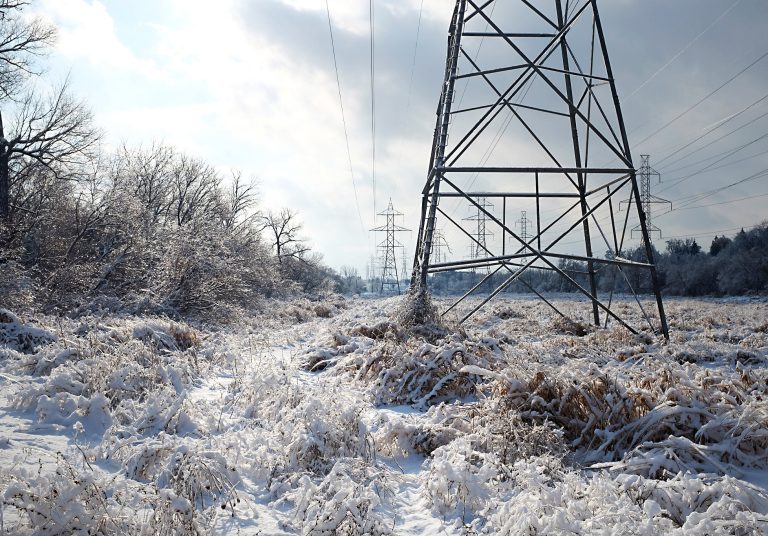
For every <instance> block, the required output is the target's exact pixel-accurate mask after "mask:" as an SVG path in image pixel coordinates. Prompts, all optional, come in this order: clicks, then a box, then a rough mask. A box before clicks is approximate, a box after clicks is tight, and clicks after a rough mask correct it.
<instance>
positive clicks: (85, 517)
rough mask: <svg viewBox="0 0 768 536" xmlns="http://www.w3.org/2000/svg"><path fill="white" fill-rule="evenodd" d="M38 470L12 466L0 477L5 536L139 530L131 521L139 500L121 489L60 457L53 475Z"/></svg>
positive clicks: (0, 515)
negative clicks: (6, 532) (14, 535)
mask: <svg viewBox="0 0 768 536" xmlns="http://www.w3.org/2000/svg"><path fill="white" fill-rule="evenodd" d="M40 469H42V467H40V468H37V467H35V468H32V469H26V468H19V467H16V468H14V469H13V470H11V471H8V472H5V471H3V472H1V473H0V475H2V479H0V482H2V483H1V484H0V496H1V497H2V507H1V509H2V511H1V512H0V524H4V521H3V520H5V519H7V520H8V524H7V525H6V526H4V527H3V528H2V530H3V532H5V531H6V530H7V531H10V532H11V533H13V534H36V535H51V536H53V535H59V534H129V533H131V532H132V531H136V530H137V529H139V528H140V522H139V521H138V520H137V518H136V516H135V513H136V511H137V509H138V508H140V507H141V504H140V502H139V500H138V499H137V497H136V496H134V494H132V493H130V492H129V491H127V490H121V489H120V487H119V486H118V487H117V489H115V486H116V484H115V482H114V481H113V480H107V479H102V478H98V477H97V476H96V475H95V473H94V472H93V471H85V470H79V469H77V468H75V467H74V466H73V465H72V464H70V463H69V462H67V460H66V458H65V457H64V456H62V455H60V454H59V455H57V456H56V463H55V470H54V471H53V472H52V473H50V472H45V473H44V472H42V471H41V470H40ZM113 490H114V491H117V493H115V492H114V491H113ZM120 491H123V493H121V492H120Z"/></svg>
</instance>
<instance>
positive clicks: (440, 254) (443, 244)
mask: <svg viewBox="0 0 768 536" xmlns="http://www.w3.org/2000/svg"><path fill="white" fill-rule="evenodd" d="M433 240H434V243H433V244H432V251H433V255H434V258H435V260H436V261H437V262H445V261H446V259H447V258H448V256H447V255H446V253H445V252H446V251H448V252H449V253H453V250H451V246H450V245H449V244H448V241H447V240H446V239H445V235H444V234H443V231H442V229H435V234H434V235H433Z"/></svg>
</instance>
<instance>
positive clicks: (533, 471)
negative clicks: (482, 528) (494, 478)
mask: <svg viewBox="0 0 768 536" xmlns="http://www.w3.org/2000/svg"><path fill="white" fill-rule="evenodd" d="M511 478H512V480H513V482H514V486H513V487H512V488H510V492H509V493H508V495H507V498H506V500H504V501H503V502H502V503H501V504H500V505H499V506H498V507H497V508H496V509H495V511H494V512H493V513H492V515H490V516H489V518H488V528H489V529H490V530H492V532H493V533H494V534H500V535H504V536H507V535H509V536H513V535H517V534H565V533H575V534H603V533H604V534H632V535H643V536H646V535H647V536H656V535H658V534H679V535H681V536H682V535H683V534H686V535H687V534H702V535H704V534H761V533H763V532H764V531H765V530H766V529H768V520H766V517H765V515H766V513H767V512H768V495H766V493H765V492H764V491H760V490H757V489H755V488H753V487H751V486H749V485H747V484H745V483H743V482H740V481H738V480H735V479H733V478H729V477H723V478H707V477H702V475H693V474H683V473H680V474H678V475H675V476H674V477H672V478H671V479H669V480H665V481H660V480H655V479H646V478H642V477H639V476H628V475H627V476H619V477H617V478H614V477H612V476H610V475H608V474H607V473H597V474H594V475H591V476H589V475H586V474H583V473H579V472H576V471H572V470H566V469H562V468H560V469H555V470H554V471H553V470H552V466H551V465H550V464H549V462H548V461H546V460H544V461H542V460H540V459H537V458H532V459H530V460H526V461H520V462H518V463H517V464H516V465H515V466H514V468H513V469H512V471H511Z"/></svg>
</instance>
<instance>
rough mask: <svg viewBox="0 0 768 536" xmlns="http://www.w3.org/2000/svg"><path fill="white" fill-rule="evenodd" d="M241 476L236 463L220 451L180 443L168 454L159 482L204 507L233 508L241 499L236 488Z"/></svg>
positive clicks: (160, 485) (197, 506)
mask: <svg viewBox="0 0 768 536" xmlns="http://www.w3.org/2000/svg"><path fill="white" fill-rule="evenodd" d="M239 480H240V477H239V476H238V474H237V471H236V470H235V467H234V466H233V465H231V464H230V463H229V462H227V460H226V458H224V456H222V455H221V454H219V453H217V452H213V451H210V450H197V449H194V448H190V447H189V446H188V445H180V446H179V447H178V448H176V450H175V452H173V454H171V455H170V456H169V457H168V459H167V462H166V464H165V466H164V467H163V468H162V471H161V472H160V474H159V475H158V476H157V479H156V484H157V486H158V487H159V488H162V489H172V490H173V492H174V493H175V494H176V495H178V496H179V497H184V498H185V499H186V500H188V501H189V502H190V503H191V504H192V506H193V507H195V508H197V509H199V510H201V511H202V510H206V509H207V508H212V507H218V508H221V509H222V510H224V509H226V508H227V507H229V508H230V510H232V511H233V512H234V508H235V504H236V503H239V502H240V499H239V498H238V496H237V490H236V489H235V486H236V485H237V484H238V482H239Z"/></svg>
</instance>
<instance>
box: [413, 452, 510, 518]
mask: <svg viewBox="0 0 768 536" xmlns="http://www.w3.org/2000/svg"><path fill="white" fill-rule="evenodd" d="M502 475H503V468H502V465H501V463H500V462H499V460H498V458H496V456H494V455H493V454H489V453H487V452H480V451H478V450H476V449H475V448H474V447H473V445H472V442H471V441H469V440H468V439H466V438H459V439H456V440H455V441H452V442H451V443H449V444H448V445H445V446H444V447H439V448H438V449H436V450H435V451H434V452H433V453H432V458H431V459H430V460H429V470H428V471H426V472H425V474H424V477H423V480H422V485H423V486H424V490H425V494H426V497H427V500H428V501H429V503H430V504H431V505H432V507H433V508H434V509H435V510H436V511H437V512H438V513H439V514H441V515H443V516H445V517H447V518H454V517H458V518H460V519H461V520H462V521H463V522H464V523H467V522H471V521H472V519H473V518H474V516H475V514H476V513H480V512H482V511H484V510H485V509H487V508H488V507H490V506H491V497H493V496H495V495H496V494H497V493H498V491H499V488H500V487H503V486H506V484H505V483H504V482H503V478H502Z"/></svg>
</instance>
